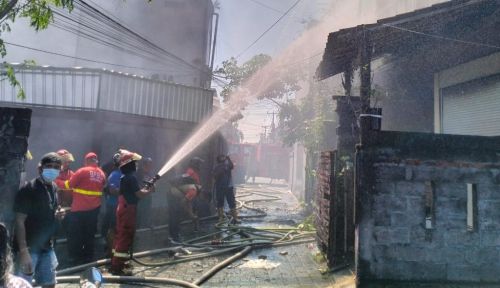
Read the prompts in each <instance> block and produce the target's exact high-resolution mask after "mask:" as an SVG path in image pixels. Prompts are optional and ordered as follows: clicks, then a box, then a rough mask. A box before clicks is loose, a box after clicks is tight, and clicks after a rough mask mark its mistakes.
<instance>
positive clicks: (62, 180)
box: [54, 169, 75, 207]
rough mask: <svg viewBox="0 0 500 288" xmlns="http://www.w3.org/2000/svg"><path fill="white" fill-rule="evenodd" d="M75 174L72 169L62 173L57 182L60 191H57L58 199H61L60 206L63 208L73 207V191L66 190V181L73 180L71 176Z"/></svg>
mask: <svg viewBox="0 0 500 288" xmlns="http://www.w3.org/2000/svg"><path fill="white" fill-rule="evenodd" d="M73 174H75V172H73V171H71V169H68V170H64V171H61V172H60V173H59V176H57V178H56V180H55V181H54V182H56V185H57V188H59V190H58V191H57V197H58V199H59V205H61V206H64V207H66V206H70V205H71V200H72V199H73V195H72V193H73V191H72V190H71V189H67V188H66V181H68V180H69V179H71V176H73Z"/></svg>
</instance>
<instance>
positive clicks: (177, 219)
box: [168, 197, 182, 241]
mask: <svg viewBox="0 0 500 288" xmlns="http://www.w3.org/2000/svg"><path fill="white" fill-rule="evenodd" d="M169 200H170V201H169V202H168V233H169V235H170V237H171V238H172V240H174V241H179V233H180V232H181V227H180V223H181V219H182V208H181V207H179V205H180V203H176V202H175V200H174V199H172V198H170V197H169ZM172 200H173V201H172Z"/></svg>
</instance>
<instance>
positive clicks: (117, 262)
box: [110, 149, 154, 275]
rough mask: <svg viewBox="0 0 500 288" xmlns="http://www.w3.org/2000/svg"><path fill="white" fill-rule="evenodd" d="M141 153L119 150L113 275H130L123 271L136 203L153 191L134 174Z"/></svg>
mask: <svg viewBox="0 0 500 288" xmlns="http://www.w3.org/2000/svg"><path fill="white" fill-rule="evenodd" d="M141 158H142V157H141V155H139V154H137V153H133V152H130V151H127V150H123V149H122V150H120V171H121V172H122V173H123V176H122V178H121V181H120V196H118V208H117V209H116V232H115V240H114V245H113V248H114V249H113V258H112V259H111V270H110V272H111V273H113V274H115V275H130V274H131V273H130V271H124V270H123V269H124V268H125V262H126V261H127V260H128V259H130V254H129V252H130V249H131V248H132V242H133V240H134V234H135V224H136V213H137V203H138V202H139V199H141V198H143V197H146V196H147V195H149V194H150V193H151V192H153V191H154V187H153V186H149V187H144V188H141V185H140V184H139V181H138V180H137V177H136V175H135V172H136V170H137V161H139V160H141Z"/></svg>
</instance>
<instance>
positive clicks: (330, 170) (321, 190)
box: [315, 152, 335, 262]
mask: <svg viewBox="0 0 500 288" xmlns="http://www.w3.org/2000/svg"><path fill="white" fill-rule="evenodd" d="M334 163H335V152H321V155H320V158H319V163H318V166H319V167H318V187H317V189H318V190H317V193H316V219H315V223H316V229H317V233H316V235H317V240H318V246H319V248H320V249H321V251H322V252H323V253H325V254H326V255H327V259H328V261H329V262H332V261H333V255H334V251H335V249H334V248H335V247H334V235H333V233H332V226H333V225H332V224H333V222H332V217H331V213H332V212H333V211H332V209H333V207H332V206H333V198H334V196H335V195H334V194H335V190H334V185H335V177H334Z"/></svg>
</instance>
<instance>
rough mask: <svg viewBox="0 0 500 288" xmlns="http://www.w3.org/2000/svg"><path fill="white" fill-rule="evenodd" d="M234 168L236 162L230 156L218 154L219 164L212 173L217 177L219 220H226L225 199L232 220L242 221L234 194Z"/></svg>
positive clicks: (216, 191) (216, 190)
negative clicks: (232, 172)
mask: <svg viewBox="0 0 500 288" xmlns="http://www.w3.org/2000/svg"><path fill="white" fill-rule="evenodd" d="M233 168H234V164H233V162H232V161H231V158H229V156H226V155H219V156H217V165H216V166H215V168H214V170H213V172H212V174H213V177H214V179H215V199H216V207H217V215H218V216H219V222H222V221H224V200H226V201H227V205H228V206H229V209H231V210H230V211H231V216H232V218H233V219H232V221H233V222H234V223H239V222H240V221H239V219H238V211H237V210H236V199H235V196H234V186H233V179H232V175H231V171H232V170H233Z"/></svg>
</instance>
